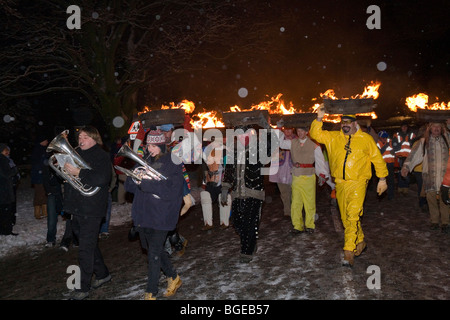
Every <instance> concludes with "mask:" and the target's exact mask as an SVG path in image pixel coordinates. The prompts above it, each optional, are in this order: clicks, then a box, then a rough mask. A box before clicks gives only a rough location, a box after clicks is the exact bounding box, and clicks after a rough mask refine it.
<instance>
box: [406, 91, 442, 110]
mask: <svg viewBox="0 0 450 320" xmlns="http://www.w3.org/2000/svg"><path fill="white" fill-rule="evenodd" d="M436 100H439V98H438V97H436ZM405 104H406V105H407V106H408V108H409V109H410V110H411V111H414V112H417V109H418V108H419V109H427V110H450V102H447V103H445V102H441V103H439V102H435V103H433V104H431V105H429V104H428V95H427V94H425V93H418V94H415V95H413V96H411V97H408V98H406V102H405Z"/></svg>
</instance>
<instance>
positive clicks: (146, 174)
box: [114, 143, 167, 184]
mask: <svg viewBox="0 0 450 320" xmlns="http://www.w3.org/2000/svg"><path fill="white" fill-rule="evenodd" d="M116 156H117V157H126V158H129V159H131V160H133V161H134V162H136V163H138V164H140V165H141V166H140V167H137V168H135V169H134V170H133V171H131V170H128V169H125V168H122V167H120V166H114V168H116V169H117V170H119V171H121V172H123V173H125V174H126V175H127V176H129V177H131V178H133V181H134V183H136V184H140V183H141V181H142V180H143V179H149V180H157V181H161V180H167V177H165V176H164V175H163V174H161V173H160V172H158V171H157V170H155V169H154V168H153V167H152V166H150V165H149V164H148V163H147V162H145V161H144V160H143V159H142V158H141V157H139V155H138V154H137V153H136V152H134V151H133V150H131V148H130V147H129V146H128V144H126V143H125V144H124V145H123V146H122V147H121V148H120V149H119V151H117V154H116Z"/></svg>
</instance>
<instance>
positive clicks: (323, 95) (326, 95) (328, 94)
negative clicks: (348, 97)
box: [320, 89, 337, 100]
mask: <svg viewBox="0 0 450 320" xmlns="http://www.w3.org/2000/svg"><path fill="white" fill-rule="evenodd" d="M320 97H321V98H324V99H332V100H337V98H336V95H335V94H334V90H333V89H328V90H327V91H325V92H324V93H321V94H320Z"/></svg>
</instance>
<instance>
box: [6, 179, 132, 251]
mask: <svg viewBox="0 0 450 320" xmlns="http://www.w3.org/2000/svg"><path fill="white" fill-rule="evenodd" d="M33 192H34V189H33V188H31V187H30V184H29V183H28V182H26V181H25V182H21V185H20V187H19V189H18V191H17V218H16V225H15V226H14V227H13V232H15V233H18V234H19V235H17V236H12V235H9V236H4V235H0V258H1V257H4V256H5V255H7V254H10V253H14V252H16V251H17V250H18V249H22V248H23V247H25V246H42V248H44V245H45V243H46V237H47V219H39V220H38V219H36V218H35V217H34V208H33ZM127 222H131V203H127V204H123V205H119V204H117V203H113V205H112V211H111V222H110V226H116V225H122V224H124V223H127ZM64 230H65V221H64V220H63V218H62V216H59V217H58V224H57V236H56V241H57V245H59V241H60V240H61V238H62V236H63V234H64Z"/></svg>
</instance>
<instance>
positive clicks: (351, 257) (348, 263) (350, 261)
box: [342, 250, 355, 267]
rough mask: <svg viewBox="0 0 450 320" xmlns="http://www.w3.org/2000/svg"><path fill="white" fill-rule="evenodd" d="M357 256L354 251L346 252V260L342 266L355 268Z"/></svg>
mask: <svg viewBox="0 0 450 320" xmlns="http://www.w3.org/2000/svg"><path fill="white" fill-rule="evenodd" d="M354 258H355V254H354V253H353V252H352V251H349V250H344V260H343V261H342V265H343V266H345V267H353V264H354V262H355V261H354Z"/></svg>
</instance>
